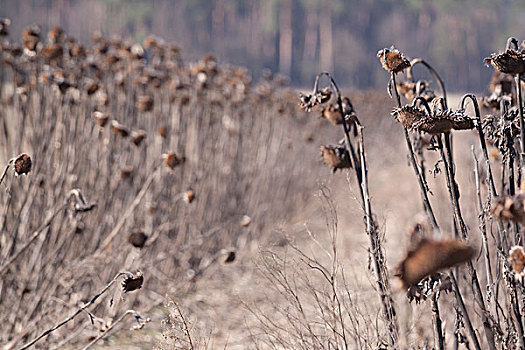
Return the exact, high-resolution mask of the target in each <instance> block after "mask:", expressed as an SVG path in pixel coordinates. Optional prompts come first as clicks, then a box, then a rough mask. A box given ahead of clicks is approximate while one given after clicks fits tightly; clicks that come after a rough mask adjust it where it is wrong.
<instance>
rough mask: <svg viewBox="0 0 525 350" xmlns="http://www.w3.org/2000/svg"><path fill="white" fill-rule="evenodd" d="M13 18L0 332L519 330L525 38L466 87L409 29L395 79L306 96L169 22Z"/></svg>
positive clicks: (524, 311)
mask: <svg viewBox="0 0 525 350" xmlns="http://www.w3.org/2000/svg"><path fill="white" fill-rule="evenodd" d="M0 35H1V36H2V39H3V41H2V51H1V62H0V72H1V73H0V77H1V84H2V85H1V88H0V101H1V104H2V108H1V109H0V133H1V135H2V136H1V137H0V145H1V151H0V162H1V164H2V165H3V171H2V174H1V177H0V186H1V191H0V202H1V206H0V274H1V278H0V315H1V316H0V324H1V325H2V326H1V327H0V343H1V345H2V349H27V348H36V349H59V348H64V349H69V348H71V349H78V348H82V349H87V348H90V347H93V348H106V347H107V348H126V349H131V348H137V349H140V348H158V349H204V348H209V349H213V348H237V349H245V348H254V349H267V348H275V349H405V348H419V349H430V348H435V349H449V348H468V349H525V338H524V322H525V285H524V281H523V278H522V277H523V275H524V272H523V269H524V265H525V254H524V252H523V248H522V245H523V225H525V201H524V200H525V197H524V196H523V195H522V194H521V190H520V189H521V186H522V183H523V181H522V169H523V160H524V159H525V143H524V142H523V140H524V133H525V130H524V125H523V111H522V109H520V108H518V106H522V105H523V103H522V94H521V78H522V75H523V74H525V56H524V55H525V53H524V52H523V48H522V47H520V46H519V45H518V41H517V40H516V39H514V38H510V39H509V41H508V43H507V47H506V49H505V51H504V52H503V53H498V54H492V55H491V56H489V57H487V58H486V63H487V64H488V65H489V64H490V65H492V66H493V67H494V68H495V73H494V76H493V79H492V81H491V82H490V85H489V90H490V93H491V94H490V95H488V96H484V97H479V98H478V97H476V96H474V95H473V94H467V95H465V96H463V97H459V98H455V99H456V100H457V101H455V103H454V104H455V105H454V106H453V105H452V104H453V103H452V101H449V97H448V96H447V94H446V90H445V84H444V82H443V81H442V80H441V79H440V77H439V74H438V72H436V71H435V70H434V69H433V68H432V66H431V65H430V64H429V63H428V61H427V60H425V59H419V58H417V59H413V60H408V59H407V58H405V56H404V55H403V54H402V53H400V52H399V51H397V50H396V49H394V48H390V49H383V50H380V51H379V52H378V58H379V62H378V69H379V64H381V65H382V66H383V67H384V68H385V70H386V71H387V72H388V73H389V76H387V75H386V74H385V77H388V78H389V82H388V86H387V91H388V93H389V94H390V98H388V96H387V94H378V93H373V92H359V91H353V92H350V93H348V94H347V93H346V92H345V95H342V94H341V91H340V90H339V87H338V86H337V84H336V77H333V76H331V75H330V74H329V73H321V74H319V76H317V78H316V79H315V83H314V88H313V91H312V92H309V93H302V94H301V95H300V96H298V94H297V93H296V92H294V91H293V90H290V89H287V88H286V87H285V83H286V81H285V79H284V78H283V77H280V76H274V75H272V74H270V73H268V74H265V75H264V76H263V77H262V78H261V79H260V80H259V81H252V79H251V77H250V74H249V73H248V72H247V71H246V70H245V69H243V68H242V67H235V66H229V65H223V64H219V63H218V61H217V59H216V58H215V57H213V56H207V57H204V58H202V59H200V60H198V61H196V62H185V61H184V60H183V59H182V54H181V52H180V50H179V49H178V47H176V46H174V45H169V44H165V43H164V42H163V41H162V40H161V39H159V38H155V37H148V38H147V39H146V40H145V41H144V42H143V43H142V44H137V43H131V42H127V41H123V40H120V39H118V38H110V39H108V38H104V37H102V36H100V35H97V34H94V35H93V37H92V43H91V44H89V45H81V44H79V43H77V42H76V41H75V40H74V38H71V37H69V36H68V35H67V34H66V33H64V32H63V31H62V30H61V29H60V28H53V29H52V30H51V31H49V32H48V33H43V32H42V31H41V29H40V28H38V27H28V28H27V29H26V30H25V31H24V33H23V35H22V42H21V43H18V41H17V40H16V39H12V38H10V37H9V21H8V20H1V21H0ZM480 64H482V63H481V62H480ZM416 66H420V67H421V68H424V69H426V70H427V71H428V75H422V76H423V77H426V79H417V78H416V75H418V74H423V72H422V71H421V70H420V71H417V72H416V71H414V69H413V68H414V67H416ZM416 73H417V74H416ZM480 88H481V87H480ZM392 101H393V102H392ZM392 109H393V111H392ZM312 111H313V112H314V113H315V114H316V115H317V116H312V115H311V114H312V113H308V112H312ZM391 111H392V112H391ZM390 112H391V115H389V114H390ZM454 136H456V137H454ZM319 151H320V153H321V156H320V157H319ZM407 154H408V157H407ZM321 163H324V164H325V165H326V167H322V166H320V165H321ZM407 165H408V166H407ZM327 168H329V169H330V170H331V172H332V173H334V175H331V176H329V175H328V173H329V171H328V169H327ZM319 179H325V180H321V181H319ZM314 193H317V196H314V195H313V194H314ZM314 197H317V198H318V199H315V198H314ZM295 222H298V223H300V224H297V225H294V224H293V223H295ZM290 223H292V224H290Z"/></svg>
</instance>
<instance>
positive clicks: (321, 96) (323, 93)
mask: <svg viewBox="0 0 525 350" xmlns="http://www.w3.org/2000/svg"><path fill="white" fill-rule="evenodd" d="M331 96H332V92H331V91H330V89H329V88H324V89H321V90H319V91H317V92H314V93H312V94H304V93H300V96H299V99H300V102H299V106H300V108H301V109H302V110H304V111H306V112H310V111H311V110H312V109H313V108H314V107H316V106H319V105H321V104H323V103H326V102H328V101H330V98H331Z"/></svg>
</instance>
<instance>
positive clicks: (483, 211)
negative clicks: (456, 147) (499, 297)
mask: <svg viewBox="0 0 525 350" xmlns="http://www.w3.org/2000/svg"><path fill="white" fill-rule="evenodd" d="M472 157H473V159H474V178H475V183H476V198H477V205H478V211H479V213H480V214H479V215H478V218H479V228H480V231H481V236H482V246H483V253H484V254H483V257H484V261H485V274H486V279H487V302H488V304H489V307H490V308H491V312H492V316H493V317H494V318H495V319H496V320H497V321H496V322H497V323H498V324H499V318H498V312H497V306H496V300H495V299H494V298H495V291H494V288H495V285H494V278H493V274H492V262H491V260H490V249H489V242H488V237H487V212H488V209H487V208H486V207H485V206H484V205H483V201H482V199H481V179H480V174H479V163H478V158H477V156H476V152H475V151H474V146H472ZM489 195H490V194H489Z"/></svg>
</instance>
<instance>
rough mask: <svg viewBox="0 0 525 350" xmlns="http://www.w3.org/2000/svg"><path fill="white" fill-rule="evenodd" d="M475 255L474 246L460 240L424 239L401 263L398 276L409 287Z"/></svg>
mask: <svg viewBox="0 0 525 350" xmlns="http://www.w3.org/2000/svg"><path fill="white" fill-rule="evenodd" d="M473 255H474V248H473V247H471V246H470V245H468V244H467V243H465V242H463V241H460V240H455V239H444V240H440V241H435V240H429V239H422V240H421V241H420V242H419V243H418V245H417V246H416V247H415V248H414V249H412V250H410V251H409V252H408V253H407V256H406V257H405V259H403V261H402V262H401V263H400V264H399V266H398V272H397V274H396V276H397V277H399V278H400V279H401V282H402V283H403V286H404V287H405V288H409V287H411V286H413V285H416V284H417V283H418V282H419V281H421V280H422V279H423V278H425V277H427V276H430V275H432V274H434V273H436V272H438V271H440V270H442V269H446V268H449V267H453V266H455V265H458V264H461V263H464V262H466V261H468V260H469V259H470V258H472V256H473Z"/></svg>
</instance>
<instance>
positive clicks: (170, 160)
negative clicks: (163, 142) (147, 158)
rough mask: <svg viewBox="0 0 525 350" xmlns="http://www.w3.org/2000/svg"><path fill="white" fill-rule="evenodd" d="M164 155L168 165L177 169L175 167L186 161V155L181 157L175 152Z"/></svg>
mask: <svg viewBox="0 0 525 350" xmlns="http://www.w3.org/2000/svg"><path fill="white" fill-rule="evenodd" d="M162 157H163V158H164V159H165V162H166V165H167V166H168V167H169V168H170V169H175V167H177V166H178V165H181V164H183V163H184V162H185V161H186V157H179V156H177V155H176V154H175V153H168V154H163V155H162Z"/></svg>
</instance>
